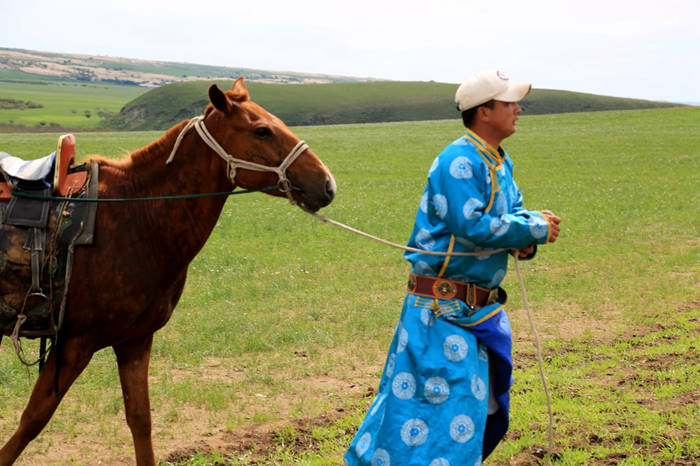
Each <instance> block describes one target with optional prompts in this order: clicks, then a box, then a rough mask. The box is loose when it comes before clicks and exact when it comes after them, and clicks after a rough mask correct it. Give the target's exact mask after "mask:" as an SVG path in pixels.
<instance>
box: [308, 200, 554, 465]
mask: <svg viewBox="0 0 700 466" xmlns="http://www.w3.org/2000/svg"><path fill="white" fill-rule="evenodd" d="M304 210H305V211H306V212H307V213H309V214H311V215H313V216H314V217H316V218H317V219H319V220H321V221H323V222H326V223H330V224H331V225H335V226H337V227H340V228H342V229H344V230H347V231H350V232H352V233H355V234H357V235H360V236H363V237H365V238H369V239H372V240H374V241H377V242H379V243H382V244H385V245H387V246H391V247H394V248H398V249H403V250H405V251H410V252H418V253H421V254H430V255H435V256H479V255H482V254H488V255H490V254H497V253H500V252H503V251H505V250H506V249H503V248H502V249H492V250H487V251H480V252H442V251H427V250H423V249H416V248H412V247H409V246H403V245H400V244H397V243H392V242H391V241H387V240H385V239H382V238H379V237H377V236H374V235H370V234H369V233H365V232H364V231H360V230H358V229H356V228H353V227H350V226H348V225H345V224H343V223H340V222H338V221H335V220H332V219H329V218H328V217H324V216H323V215H319V214H317V213H315V212H311V211H309V210H306V209H304ZM513 258H514V260H515V272H516V275H517V276H518V282H519V283H520V294H521V295H522V297H523V305H524V306H525V311H526V312H527V319H528V321H529V322H530V329H531V330H532V333H533V335H534V337H535V347H536V350H537V364H538V367H539V371H540V379H541V380H542V386H543V387H544V394H545V397H546V398H547V413H548V415H549V429H548V443H549V450H548V452H547V463H549V455H550V454H551V453H552V452H553V451H554V440H553V438H554V434H553V430H554V429H553V424H554V417H553V416H552V400H551V398H550V396H549V388H548V386H547V378H546V376H545V373H544V365H543V363H542V347H541V345H540V337H539V334H538V333H537V328H536V327H535V322H534V320H533V318H532V313H531V312H530V306H529V304H528V302H527V295H526V293H525V284H524V282H523V276H522V274H521V273H520V263H519V261H518V254H517V252H516V253H515V254H513Z"/></svg>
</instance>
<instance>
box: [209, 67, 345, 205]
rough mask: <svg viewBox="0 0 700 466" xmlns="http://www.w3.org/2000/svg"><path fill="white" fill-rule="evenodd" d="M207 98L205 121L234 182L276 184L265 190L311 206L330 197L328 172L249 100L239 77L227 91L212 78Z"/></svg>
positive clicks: (332, 186) (246, 185)
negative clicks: (223, 153) (222, 151)
mask: <svg viewBox="0 0 700 466" xmlns="http://www.w3.org/2000/svg"><path fill="white" fill-rule="evenodd" d="M209 100H210V101H211V105H209V106H208V107H207V109H206V111H205V113H204V121H205V126H206V128H207V130H208V131H209V133H210V134H211V135H212V137H213V138H214V139H215V140H216V142H218V144H219V145H220V146H222V148H223V149H224V151H225V152H226V153H228V154H230V156H232V157H233V159H230V161H229V162H228V166H229V170H230V172H229V178H230V179H231V182H232V183H233V184H234V185H236V186H240V187H242V188H246V189H262V188H266V187H270V186H275V185H281V186H280V188H279V189H275V190H272V191H266V192H268V193H269V194H272V195H276V196H285V195H286V196H287V197H289V198H290V200H292V199H293V200H294V201H295V202H297V203H299V204H300V205H301V206H303V207H304V208H306V209H309V210H311V211H314V212H315V211H317V210H318V209H320V208H321V207H324V206H326V205H328V204H329V203H330V202H331V201H332V200H333V198H334V197H335V191H336V184H335V179H334V178H333V175H332V174H331V172H330V171H329V170H328V168H327V167H326V166H325V165H324V164H323V162H321V160H319V158H318V157H316V155H315V154H314V153H313V152H311V150H310V149H308V146H306V145H305V144H304V143H303V142H301V141H299V138H297V137H296V136H295V135H294V133H292V132H291V131H290V129H289V128H288V127H287V126H286V125H285V124H284V122H282V120H280V119H279V118H277V117H275V116H274V115H272V114H270V113H268V112H267V111H266V110H265V109H263V108H262V107H260V106H259V105H257V104H255V103H254V102H251V101H250V99H249V96H248V89H247V88H246V86H245V84H244V82H243V78H242V77H241V78H238V79H237V80H236V82H235V83H234V84H233V88H232V89H231V90H230V91H228V92H224V91H222V90H221V89H219V87H218V86H217V85H216V84H212V85H211V86H210V87H209ZM222 157H223V155H222ZM268 168H269V169H268Z"/></svg>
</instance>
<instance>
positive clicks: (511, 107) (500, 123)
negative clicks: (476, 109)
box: [487, 100, 522, 139]
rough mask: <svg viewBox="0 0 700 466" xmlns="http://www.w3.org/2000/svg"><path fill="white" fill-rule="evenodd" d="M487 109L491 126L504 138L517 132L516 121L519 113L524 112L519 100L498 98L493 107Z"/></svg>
mask: <svg viewBox="0 0 700 466" xmlns="http://www.w3.org/2000/svg"><path fill="white" fill-rule="evenodd" d="M487 110H488V124H489V126H491V129H492V130H493V131H494V132H495V133H497V134H499V135H500V136H502V139H505V138H507V137H508V136H510V135H511V134H513V133H515V130H516V127H515V122H516V121H518V115H520V112H522V109H521V108H520V105H518V103H517V102H501V101H498V100H496V101H494V102H493V108H488V109H487Z"/></svg>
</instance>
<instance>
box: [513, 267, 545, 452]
mask: <svg viewBox="0 0 700 466" xmlns="http://www.w3.org/2000/svg"><path fill="white" fill-rule="evenodd" d="M513 257H514V258H515V272H516V274H517V275H518V282H519V283H520V294H521V295H522V297H523V305H524V306H525V311H526V312H527V320H528V321H529V322H530V330H531V331H532V334H533V335H534V337H535V348H536V349H537V366H538V367H539V370H540V379H541V380H542V386H543V387H544V395H545V397H546V398H547V414H548V415H549V428H548V430H547V441H548V444H549V451H548V452H547V463H549V455H551V454H552V452H553V451H554V440H553V439H554V433H553V430H554V429H553V427H552V426H553V424H554V417H553V416H552V400H551V398H550V396H549V388H548V387H547V377H546V376H545V374H544V365H543V364H542V347H541V345H540V336H539V334H538V333H537V329H536V328H535V322H534V320H533V318H532V313H531V312H530V306H529V304H528V303H527V295H526V294H525V283H523V276H522V274H521V273H520V263H519V261H518V255H517V254H514V255H513Z"/></svg>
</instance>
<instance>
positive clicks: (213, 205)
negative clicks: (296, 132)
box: [101, 127, 231, 265]
mask: <svg viewBox="0 0 700 466" xmlns="http://www.w3.org/2000/svg"><path fill="white" fill-rule="evenodd" d="M178 133H179V131H178V127H175V128H173V129H171V130H170V131H168V132H167V133H166V134H165V135H164V136H163V137H162V138H161V139H159V140H158V141H155V142H154V143H152V144H150V145H148V146H146V147H144V148H142V149H140V150H138V151H136V152H134V153H133V154H132V155H131V159H130V160H129V161H126V162H125V163H124V164H122V165H121V166H117V165H113V168H117V170H109V168H108V166H106V167H105V168H106V170H105V169H103V171H104V172H105V173H106V174H107V176H108V179H107V180H106V181H109V178H110V177H112V181H113V182H115V185H119V188H118V191H119V196H121V197H125V196H126V197H158V196H171V195H183V194H203V193H215V192H222V191H228V190H231V185H230V183H229V182H228V180H227V179H226V177H225V174H224V175H222V171H224V170H225V168H223V167H222V164H221V161H220V160H219V158H218V157H217V156H216V155H214V154H213V152H212V151H211V150H209V148H208V147H207V146H205V145H204V143H203V142H202V141H201V139H200V138H199V137H198V136H197V135H196V133H194V132H192V133H191V134H189V135H187V136H186V137H185V139H183V142H182V144H181V145H180V148H179V149H178V151H177V154H176V156H175V159H174V161H173V162H172V163H171V164H169V165H166V164H165V161H166V160H167V158H168V156H169V155H170V151H171V150H172V148H173V145H174V142H175V138H176V137H177V134H178ZM101 175H102V171H101ZM116 178H118V179H116ZM104 196H105V197H111V196H112V195H111V194H110V193H105V194H104ZM225 201H226V198H225V197H203V198H194V199H176V200H159V201H140V202H135V203H134V204H133V206H132V207H133V209H130V212H129V215H130V216H139V217H140V218H139V220H140V221H138V222H135V221H134V222H131V224H132V225H134V227H135V228H140V229H141V230H142V231H140V232H138V234H139V235H140V236H141V237H143V238H144V242H145V243H146V244H144V247H145V248H147V249H148V250H149V252H150V253H152V255H153V256H154V257H155V258H159V257H169V258H170V259H169V260H172V258H173V257H176V258H180V261H181V262H182V264H180V265H187V264H188V263H189V262H190V261H191V260H192V259H193V258H194V256H195V255H196V254H197V253H198V252H199V251H200V249H201V248H202V247H203V246H204V243H205V242H206V240H207V238H208V237H209V235H210V234H211V232H212V230H213V228H214V226H215V225H216V222H217V220H218V218H219V215H220V214H221V210H222V208H223V205H224V203H225Z"/></svg>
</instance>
